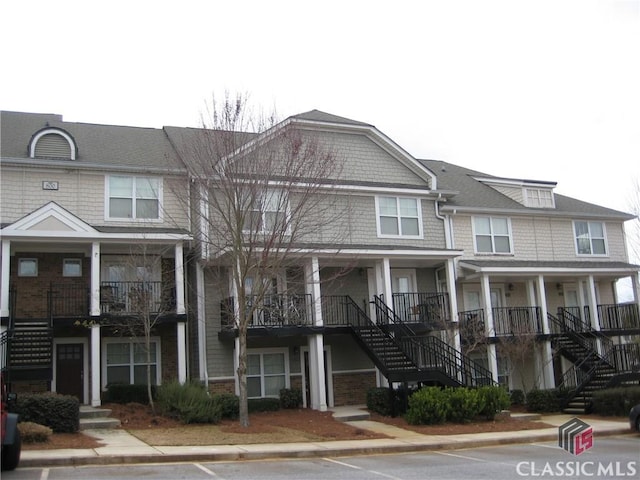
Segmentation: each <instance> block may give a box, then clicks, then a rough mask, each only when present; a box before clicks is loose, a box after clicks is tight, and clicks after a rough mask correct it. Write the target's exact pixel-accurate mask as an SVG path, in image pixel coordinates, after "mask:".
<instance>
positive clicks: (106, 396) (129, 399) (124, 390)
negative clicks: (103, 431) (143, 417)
mask: <svg viewBox="0 0 640 480" xmlns="http://www.w3.org/2000/svg"><path fill="white" fill-rule="evenodd" d="M157 395H158V388H157V387H156V386H155V385H151V396H152V397H153V398H154V400H155V399H156V398H157ZM102 401H103V402H104V403H123V404H126V403H141V404H143V405H148V404H149V394H148V393H147V386H146V385H127V384H123V383H114V384H111V385H107V391H106V392H104V393H103V394H102Z"/></svg>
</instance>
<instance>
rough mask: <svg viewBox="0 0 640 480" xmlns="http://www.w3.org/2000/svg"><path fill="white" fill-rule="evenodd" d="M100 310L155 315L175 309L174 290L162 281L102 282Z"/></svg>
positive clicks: (105, 312)
mask: <svg viewBox="0 0 640 480" xmlns="http://www.w3.org/2000/svg"><path fill="white" fill-rule="evenodd" d="M100 310H101V312H102V313H103V314H110V315H140V314H142V315H150V314H153V315H157V314H162V313H170V312H173V311H175V290H174V289H173V288H167V287H164V286H163V284H162V282H102V283H101V284H100Z"/></svg>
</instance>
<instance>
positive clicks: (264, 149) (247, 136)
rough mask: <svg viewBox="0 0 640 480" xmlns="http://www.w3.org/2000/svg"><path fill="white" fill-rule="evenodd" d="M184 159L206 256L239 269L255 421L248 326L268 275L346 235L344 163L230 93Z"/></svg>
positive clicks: (238, 314) (243, 395) (236, 277)
mask: <svg viewBox="0 0 640 480" xmlns="http://www.w3.org/2000/svg"><path fill="white" fill-rule="evenodd" d="M181 156H182V160H183V162H184V163H185V165H186V169H187V171H188V175H189V177H190V179H191V181H192V183H193V185H194V186H195V188H194V190H195V192H196V197H195V200H194V201H193V202H192V210H191V212H192V218H193V219H194V221H195V223H196V224H197V225H198V228H197V229H196V230H197V234H198V238H199V239H200V242H201V247H202V249H203V253H204V255H203V257H204V258H207V259H208V261H209V262H210V264H215V265H218V266H224V267H225V268H226V269H227V271H229V272H230V277H231V282H230V283H231V290H232V292H231V293H232V296H233V297H234V302H233V303H234V308H233V310H232V313H233V317H232V318H233V322H234V326H235V328H237V332H238V345H239V348H238V366H237V375H238V379H239V393H240V395H239V397H240V424H241V425H243V426H248V425H249V415H248V406H247V397H248V395H247V330H248V328H249V326H250V324H251V322H252V319H253V318H254V315H257V314H259V312H260V309H261V308H262V306H263V304H264V300H265V297H266V296H267V295H268V294H269V293H270V289H271V288H272V286H271V285H269V282H268V281H266V280H268V279H271V278H274V277H276V276H277V275H278V274H279V272H281V271H282V270H283V269H286V268H287V267H290V266H291V265H292V264H293V263H294V262H298V264H299V262H300V259H301V258H303V257H304V256H305V255H308V254H309V253H308V252H309V251H310V250H311V249H313V248H314V245H316V246H317V244H318V243H320V244H323V245H331V244H332V245H336V239H337V238H338V237H339V236H340V235H342V232H341V231H340V230H341V229H340V226H339V225H337V224H336V220H338V219H339V218H340V217H341V216H342V215H343V213H341V212H344V209H345V206H344V205H341V202H340V201H339V198H340V197H339V196H338V195H336V189H335V188H334V187H335V182H336V180H338V179H339V177H340V170H341V161H340V159H339V157H338V155H337V152H335V151H334V149H333V148H332V145H331V144H330V142H329V143H328V142H327V141H326V140H323V137H321V136H318V135H316V134H315V133H314V132H313V131H311V130H305V129H304V128H300V125H299V124H298V123H297V122H296V120H295V118H293V119H289V120H286V121H284V122H281V123H277V122H276V119H275V115H267V116H265V115H262V114H256V113H255V112H252V111H251V110H250V109H249V107H248V102H247V97H246V96H243V95H238V96H236V97H232V96H230V95H229V94H227V95H226V96H225V98H224V99H223V100H222V101H219V102H218V101H216V100H215V99H214V101H213V104H212V107H211V110H210V112H209V113H208V116H207V118H205V119H204V120H203V128H202V129H200V130H198V131H196V132H194V133H193V136H192V137H191V139H190V140H188V141H185V143H184V145H183V148H182V152H181ZM248 279H253V280H254V281H253V283H252V285H250V286H249V285H248ZM260 279H265V281H262V280H260ZM305 281H309V279H305Z"/></svg>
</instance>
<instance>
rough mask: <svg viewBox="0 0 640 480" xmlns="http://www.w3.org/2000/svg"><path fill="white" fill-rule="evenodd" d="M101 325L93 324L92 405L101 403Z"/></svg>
mask: <svg viewBox="0 0 640 480" xmlns="http://www.w3.org/2000/svg"><path fill="white" fill-rule="evenodd" d="M101 370H102V368H101V366H100V325H92V326H91V406H93V407H98V406H100V405H101V399H100V392H101V390H102V385H101V383H100V372H101Z"/></svg>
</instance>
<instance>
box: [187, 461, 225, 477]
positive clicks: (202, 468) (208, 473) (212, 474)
mask: <svg viewBox="0 0 640 480" xmlns="http://www.w3.org/2000/svg"><path fill="white" fill-rule="evenodd" d="M193 465H195V466H196V467H198V468H199V469H200V470H202V471H203V472H204V473H206V474H207V475H210V476H212V477H215V478H219V479H220V480H224V479H223V478H222V477H221V476H220V475H218V474H217V473H216V472H214V471H213V470H209V469H208V468H207V467H205V466H204V465H201V464H199V463H194V464H193Z"/></svg>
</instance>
